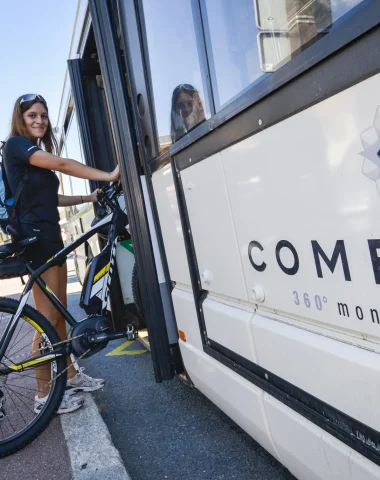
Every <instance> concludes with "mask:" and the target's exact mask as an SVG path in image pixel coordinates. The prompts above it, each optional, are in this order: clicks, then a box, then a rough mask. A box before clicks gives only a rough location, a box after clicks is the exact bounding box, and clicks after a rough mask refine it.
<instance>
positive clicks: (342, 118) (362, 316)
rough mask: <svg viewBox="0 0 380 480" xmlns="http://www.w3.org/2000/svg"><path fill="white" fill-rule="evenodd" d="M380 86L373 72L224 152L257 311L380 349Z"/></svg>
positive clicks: (227, 177)
mask: <svg viewBox="0 0 380 480" xmlns="http://www.w3.org/2000/svg"><path fill="white" fill-rule="evenodd" d="M379 86H380V75H376V76H373V77H371V78H369V79H367V80H365V81H363V82H361V83H359V84H357V85H354V86H353V87H351V88H349V89H347V90H344V91H342V92H340V93H339V94H337V95H335V96H333V97H331V98H329V99H327V100H325V101H323V102H320V103H318V104H316V105H314V106H312V107H310V108H308V109H307V110H304V111H302V112H300V113H298V114H296V115H294V116H292V117H290V118H287V119H286V120H284V121H282V122H280V123H278V124H276V125H274V126H272V127H270V128H267V129H265V130H263V131H262V132H260V133H258V134H256V135H254V136H252V137H250V138H247V139H246V140H244V141H242V142H240V143H238V144H236V145H233V146H231V147H229V148H227V149H226V150H224V151H223V152H222V153H221V156H222V162H223V171H224V174H225V179H226V183H227V190H228V195H229V199H230V205H231V209H232V212H233V219H234V225H235V230H236V235H237V238H238V245H239V251H240V254H241V259H242V264H243V269H244V274H245V280H246V284H247V289H248V290H249V291H252V289H253V288H256V287H257V286H260V287H261V288H262V291H263V293H264V297H265V298H264V299H263V300H262V301H259V300H257V302H256V303H257V304H258V308H259V309H260V310H261V309H263V310H268V309H271V310H272V311H274V310H276V311H279V312H281V311H282V312H284V314H286V316H291V317H303V318H304V319H306V320H307V321H308V322H312V323H314V324H316V325H320V326H321V327H323V328H328V329H330V330H336V331H340V332H346V333H347V334H349V335H350V336H351V337H352V339H353V338H354V337H355V336H356V337H358V338H368V339H369V337H376V339H375V341H376V342H377V343H378V342H379V339H380V308H379V303H378V298H379V292H380V273H379V272H380V270H379V265H380V258H379V256H378V249H379V247H380V195H379V192H380V158H379V151H380V108H379V106H380V88H379ZM207 161H208V160H206V162H207ZM201 163H204V162H201ZM189 170H190V171H191V168H190V169H189ZM204 170H205V171H207V169H206V168H205V169H204ZM196 193H197V192H195V194H196ZM213 213H214V212H213V211H212V210H210V211H205V214H208V215H213ZM209 248H210V249H211V246H209ZM202 255H204V253H203V252H202ZM252 300H253V298H252ZM352 341H354V340H352Z"/></svg>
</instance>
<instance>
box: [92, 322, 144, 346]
mask: <svg viewBox="0 0 380 480" xmlns="http://www.w3.org/2000/svg"><path fill="white" fill-rule="evenodd" d="M138 336H139V332H138V330H135V328H134V327H133V325H127V329H126V330H122V331H121V332H113V333H96V334H94V335H90V336H89V338H88V341H89V343H101V342H109V341H110V340H117V339H118V338H127V339H128V340H136V339H137V338H138Z"/></svg>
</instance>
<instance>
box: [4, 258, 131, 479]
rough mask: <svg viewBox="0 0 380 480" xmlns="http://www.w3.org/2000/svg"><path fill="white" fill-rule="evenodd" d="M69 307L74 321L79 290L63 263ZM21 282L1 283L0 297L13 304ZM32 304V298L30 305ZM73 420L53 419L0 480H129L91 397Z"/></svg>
mask: <svg viewBox="0 0 380 480" xmlns="http://www.w3.org/2000/svg"><path fill="white" fill-rule="evenodd" d="M68 269H69V274H68V305H69V310H70V311H71V313H72V314H73V315H74V316H75V317H76V318H78V316H79V318H80V317H81V316H84V312H83V311H81V310H80V309H79V308H78V305H77V302H78V294H79V293H80V291H81V285H80V284H79V282H78V281H77V279H76V276H75V271H74V270H73V263H72V260H69V261H68ZM23 288H24V287H23V285H22V283H21V280H20V279H18V278H17V279H12V280H7V281H0V295H1V296H8V297H13V298H17V297H18V296H19V294H20V293H21V292H22V290H23ZM30 302H31V303H32V298H31V300H30ZM85 395H86V402H85V405H84V407H82V408H81V409H80V410H78V411H77V412H76V413H75V414H73V415H70V414H67V415H60V416H56V417H55V418H54V419H53V421H52V422H51V424H50V425H49V426H48V428H47V429H46V430H45V431H44V432H43V433H42V435H40V436H39V437H38V438H37V439H36V440H35V441H34V442H32V443H31V444H30V445H28V446H27V447H26V448H24V449H23V450H21V451H19V452H17V453H15V454H13V455H11V456H9V457H6V458H3V459H1V460H0V480H108V479H109V480H111V479H112V480H128V479H129V476H128V474H127V472H126V470H125V467H124V464H123V462H122V460H121V457H120V455H119V452H118V451H117V450H116V448H115V447H114V445H113V443H112V439H111V436H110V434H109V431H108V428H107V426H106V424H105V423H104V421H103V419H102V417H101V415H100V413H99V410H98V407H97V406H96V404H95V402H94V400H93V398H92V396H91V394H89V393H86V394H85Z"/></svg>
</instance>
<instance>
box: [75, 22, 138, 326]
mask: <svg viewBox="0 0 380 480" xmlns="http://www.w3.org/2000/svg"><path fill="white" fill-rule="evenodd" d="M68 70H69V75H70V83H71V91H72V97H73V101H74V104H75V110H76V117H77V122H78V130H79V133H80V137H81V145H82V149H83V156H84V158H85V162H86V164H87V165H88V166H91V167H94V168H99V169H101V170H105V171H112V170H113V169H114V168H115V166H116V157H115V149H114V146H113V141H112V134H111V128H110V124H109V117H108V114H107V108H106V101H105V95H104V88H103V82H102V76H101V71H100V67H99V62H98V59H97V54H96V45H95V40H94V37H93V33H92V31H90V34H89V38H88V40H87V44H86V47H85V49H84V52H83V56H82V58H78V59H74V60H69V61H68ZM101 186H102V182H96V181H90V187H91V191H94V190H95V189H96V188H99V187H101ZM95 208H96V207H95ZM96 213H98V212H94V215H90V216H89V218H90V219H91V220H93V219H94V218H95V214H96ZM79 220H81V219H79ZM79 220H78V221H79ZM90 226H91V225H90V224H89V225H86V230H87V229H88V228H89V227H90ZM74 227H76V228H77V225H74ZM80 233H82V231H81V232H80ZM98 241H99V246H100V248H103V247H104V246H105V244H106V243H107V232H103V234H102V233H100V234H99V235H98ZM122 243H123V242H121V244H122ZM121 244H119V245H118V246H117V250H116V258H117V262H116V263H117V268H116V269H115V272H114V275H113V278H112V287H111V291H110V306H111V312H112V320H113V324H114V328H115V329H116V330H121V329H123V328H125V326H126V324H128V323H132V324H133V325H135V326H136V327H137V326H139V319H138V315H137V314H136V310H135V308H129V307H131V306H133V307H134V303H133V297H132V292H131V275H132V270H133V265H134V257H133V254H131V253H130V252H129V251H128V250H127V249H125V248H123V246H122V245H121ZM86 255H87V253H86ZM91 256H92V255H91V252H90V253H89V254H88V255H87V257H88V258H87V260H88V261H89V260H91ZM120 257H121V258H120ZM125 257H127V261H125ZM82 263H83V262H82ZM120 265H122V267H123V273H125V272H124V270H126V271H127V272H130V273H129V278H126V279H125V280H124V279H123V280H124V281H121V280H120ZM126 265H127V267H128V268H125V266H126ZM82 267H83V266H82ZM82 269H83V268H82ZM78 270H79V271H81V269H80V268H78ZM124 277H126V275H124Z"/></svg>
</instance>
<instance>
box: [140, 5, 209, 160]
mask: <svg viewBox="0 0 380 480" xmlns="http://www.w3.org/2000/svg"><path fill="white" fill-rule="evenodd" d="M143 6H144V16H145V24H146V33H147V39H148V49H149V60H150V69H151V75H152V85H153V94H154V103H155V110H156V118H157V128H158V135H159V141H160V150H161V151H163V150H165V149H166V148H168V146H169V145H170V144H171V142H175V141H176V140H178V139H179V138H180V137H182V136H183V135H185V134H186V133H187V132H188V131H190V130H191V129H192V128H194V127H195V126H196V125H198V124H199V123H200V122H202V121H203V120H205V118H208V117H209V116H210V111H209V107H208V105H207V103H206V101H205V84H204V77H202V74H201V67H200V62H199V56H198V48H197V39H196V35H195V28H194V22H193V12H192V7H191V0H181V1H178V0H161V1H159V2H158V1H157V0H143Z"/></svg>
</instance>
